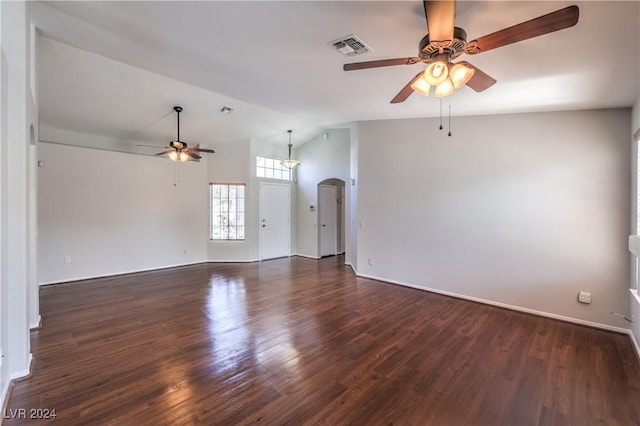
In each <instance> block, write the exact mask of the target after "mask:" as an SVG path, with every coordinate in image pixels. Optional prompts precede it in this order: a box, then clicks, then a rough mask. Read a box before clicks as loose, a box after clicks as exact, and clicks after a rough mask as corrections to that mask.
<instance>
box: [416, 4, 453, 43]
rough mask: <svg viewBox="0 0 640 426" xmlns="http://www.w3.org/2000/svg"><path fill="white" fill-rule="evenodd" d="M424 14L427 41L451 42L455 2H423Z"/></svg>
mask: <svg viewBox="0 0 640 426" xmlns="http://www.w3.org/2000/svg"><path fill="white" fill-rule="evenodd" d="M423 4H424V13H425V15H426V17H427V27H429V40H436V41H444V40H453V29H454V27H455V20H456V2H455V1H452V0H444V1H427V0H424V1H423Z"/></svg>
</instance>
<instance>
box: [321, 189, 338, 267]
mask: <svg viewBox="0 0 640 426" xmlns="http://www.w3.org/2000/svg"><path fill="white" fill-rule="evenodd" d="M337 219H338V191H337V188H336V187H335V186H333V185H318V234H319V238H318V241H319V242H320V256H333V255H335V254H336V253H338V249H337V242H338V238H337V237H338V220H337Z"/></svg>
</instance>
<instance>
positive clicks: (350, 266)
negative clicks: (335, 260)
mask: <svg viewBox="0 0 640 426" xmlns="http://www.w3.org/2000/svg"><path fill="white" fill-rule="evenodd" d="M344 264H345V265H346V266H348V267H349V268H351V270H352V271H353V273H354V274H356V275H358V271H356V268H354V267H353V265H352V264H351V262H344Z"/></svg>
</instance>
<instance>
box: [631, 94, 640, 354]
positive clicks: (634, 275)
mask: <svg viewBox="0 0 640 426" xmlns="http://www.w3.org/2000/svg"><path fill="white" fill-rule="evenodd" d="M638 129H640V93H639V94H638V98H637V99H636V102H635V104H634V105H633V108H632V110H631V134H632V135H633V134H635V132H636V131H637V130H638ZM631 164H632V166H631V170H632V176H631V202H632V203H631V230H630V232H629V234H630V235H636V234H638V233H639V230H638V227H637V224H638V178H639V177H640V173H639V172H638V142H635V141H634V142H632V144H631ZM639 272H640V271H638V258H637V257H636V256H634V255H631V284H630V288H631V289H634V290H638V288H640V286H639V283H638V278H639V277H638V275H639ZM636 294H637V293H636ZM629 300H630V305H631V308H630V310H631V315H632V319H633V323H631V331H632V333H633V338H634V340H635V344H636V350H637V351H638V352H639V353H640V346H638V344H639V343H640V298H637V297H634V296H630V298H629Z"/></svg>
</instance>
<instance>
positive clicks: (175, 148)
mask: <svg viewBox="0 0 640 426" xmlns="http://www.w3.org/2000/svg"><path fill="white" fill-rule="evenodd" d="M173 110H174V111H175V112H176V113H177V115H178V132H177V137H176V140H174V141H171V142H169V146H165V147H164V148H165V149H166V151H162V152H159V153H157V154H156V155H159V156H160V155H166V156H167V157H169V159H170V160H173V161H181V162H182V161H198V160H200V159H201V158H202V157H201V156H200V155H198V153H200V152H208V153H211V154H213V153H215V151H214V150H212V149H204V148H199V145H196V146H195V147H194V148H189V147H188V146H187V143H186V142H184V141H181V140H180V113H181V112H182V107H181V106H174V107H173ZM138 146H159V145H138Z"/></svg>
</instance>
